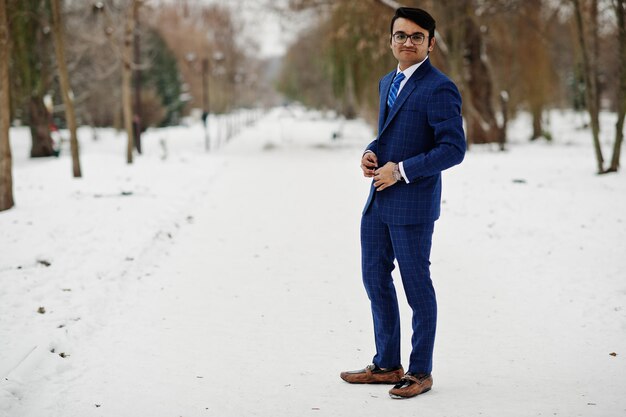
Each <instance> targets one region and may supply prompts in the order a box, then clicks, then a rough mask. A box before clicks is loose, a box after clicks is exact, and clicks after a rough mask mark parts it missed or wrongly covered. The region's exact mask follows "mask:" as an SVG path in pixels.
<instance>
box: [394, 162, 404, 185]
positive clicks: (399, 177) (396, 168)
mask: <svg viewBox="0 0 626 417" xmlns="http://www.w3.org/2000/svg"><path fill="white" fill-rule="evenodd" d="M393 177H394V178H395V179H396V181H404V178H403V177H402V173H400V167H399V166H398V164H395V165H394V166H393Z"/></svg>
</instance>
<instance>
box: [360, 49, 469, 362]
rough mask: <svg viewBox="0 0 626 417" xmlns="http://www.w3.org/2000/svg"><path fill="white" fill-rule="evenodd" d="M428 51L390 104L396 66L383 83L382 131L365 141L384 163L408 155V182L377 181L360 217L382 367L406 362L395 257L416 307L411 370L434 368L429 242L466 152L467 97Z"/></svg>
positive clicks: (409, 298)
mask: <svg viewBox="0 0 626 417" xmlns="http://www.w3.org/2000/svg"><path fill="white" fill-rule="evenodd" d="M429 61H430V60H429V59H427V60H426V61H424V63H422V64H421V65H420V67H419V68H418V69H417V70H416V71H415V73H413V75H412V76H411V77H410V78H409V80H408V81H407V83H406V85H405V86H404V87H403V89H402V91H400V94H399V95H398V98H397V99H396V102H395V104H394V106H393V108H391V109H387V95H388V92H389V88H390V86H391V83H392V80H393V78H394V76H395V74H396V71H392V72H390V73H389V74H387V75H386V76H385V77H383V78H382V80H381V81H380V84H379V94H380V115H379V122H378V131H379V133H378V137H377V138H376V140H374V141H373V142H372V143H370V144H369V145H368V147H367V150H371V151H372V152H374V153H375V154H376V156H377V157H378V166H380V167H382V166H383V165H385V164H386V163H387V162H389V161H393V162H396V163H398V162H401V161H402V163H403V168H404V172H405V174H406V176H407V178H408V180H409V183H404V182H398V183H396V184H394V185H393V186H391V187H389V188H387V189H385V190H383V191H380V192H379V191H376V190H375V188H374V187H373V185H372V187H371V189H370V194H369V197H368V199H367V203H366V205H365V208H364V210H363V216H362V219H361V253H362V271H363V283H364V285H365V289H366V291H367V294H368V297H369V299H370V302H371V308H372V315H373V319H374V334H375V342H376V355H375V356H374V360H373V362H374V363H375V364H376V365H378V366H380V367H382V368H387V367H393V366H397V365H400V364H401V358H400V317H399V312H398V300H397V297H396V291H395V287H394V284H393V279H392V277H391V272H392V270H393V269H394V259H395V260H397V262H398V266H399V268H400V275H401V277H402V284H403V286H404V290H405V293H406V296H407V301H408V303H409V305H410V306H411V308H412V310H413V319H412V327H413V336H412V338H411V343H412V351H411V356H410V359H409V367H408V371H411V372H415V373H421V372H425V373H430V372H431V370H432V356H433V346H434V341H435V328H436V321H437V302H436V298H435V291H434V288H433V285H432V281H431V279H430V260H429V258H430V248H431V242H432V234H433V229H434V222H435V220H436V219H437V218H439V214H440V204H441V171H443V170H445V169H447V168H450V167H451V166H453V165H456V164H458V163H460V162H461V161H462V160H463V156H464V154H465V135H464V133H463V122H462V119H461V97H460V94H459V92H458V90H457V88H456V86H455V85H454V83H453V82H452V81H450V80H449V79H448V78H447V77H446V76H445V75H444V74H442V73H441V72H440V71H439V70H437V69H436V68H434V67H432V66H431V65H430V62H429Z"/></svg>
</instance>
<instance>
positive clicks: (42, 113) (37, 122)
mask: <svg viewBox="0 0 626 417" xmlns="http://www.w3.org/2000/svg"><path fill="white" fill-rule="evenodd" d="M28 109H29V125H30V135H31V141H32V145H31V148H30V156H31V157H32V158H41V157H47V156H53V155H54V149H53V147H52V137H51V136H50V128H49V124H50V113H48V109H46V106H45V105H44V104H43V99H42V98H41V96H39V95H35V96H31V98H30V100H29V102H28Z"/></svg>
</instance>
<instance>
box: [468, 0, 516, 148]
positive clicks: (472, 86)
mask: <svg viewBox="0 0 626 417" xmlns="http://www.w3.org/2000/svg"><path fill="white" fill-rule="evenodd" d="M473 14H474V9H473V5H472V4H471V2H467V4H466V16H465V66H466V69H467V76H466V83H467V89H468V90H469V93H470V100H465V102H466V103H467V102H468V101H470V104H471V106H472V107H473V108H474V109H475V112H473V114H472V113H470V114H471V115H472V117H471V118H470V120H468V121H467V125H468V126H469V130H470V132H471V136H470V135H468V141H471V142H472V143H504V142H505V140H503V138H504V137H505V133H506V132H503V131H502V130H501V128H500V127H499V126H498V122H497V121H496V117H495V111H494V109H493V104H492V102H493V81H492V77H491V71H490V70H489V66H488V65H487V62H486V61H485V59H484V52H483V48H484V42H483V36H482V34H481V32H480V28H479V27H478V24H477V23H476V21H475V20H474V16H473Z"/></svg>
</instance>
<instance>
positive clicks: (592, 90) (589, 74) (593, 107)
mask: <svg viewBox="0 0 626 417" xmlns="http://www.w3.org/2000/svg"><path fill="white" fill-rule="evenodd" d="M593 1H594V3H595V2H596V1H597V0H593ZM572 2H573V3H574V13H575V15H576V16H575V17H576V27H577V29H578V30H577V32H578V43H579V44H580V49H581V52H582V59H583V75H584V77H585V98H586V101H587V110H588V111H589V116H590V117H591V134H592V136H593V147H594V149H595V153H596V163H597V164H598V173H599V174H601V173H602V172H603V170H604V168H603V166H604V158H603V157H602V148H601V147H600V120H599V117H598V113H599V109H598V106H597V103H598V99H597V93H598V92H597V85H596V83H595V75H594V74H595V73H596V71H595V69H594V68H592V65H591V62H590V59H589V50H588V48H587V43H586V42H585V38H586V33H585V27H584V25H583V19H582V11H581V8H580V1H579V0H572Z"/></svg>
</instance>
